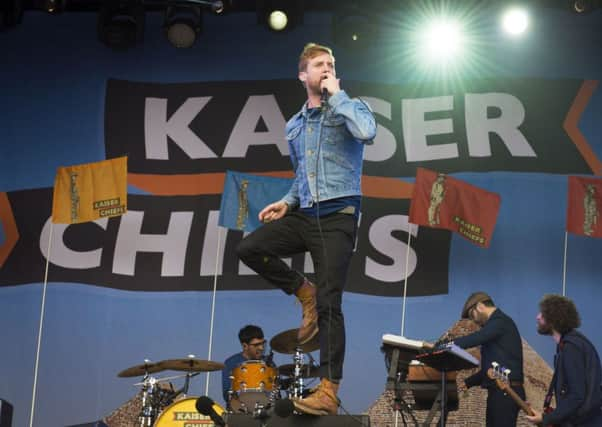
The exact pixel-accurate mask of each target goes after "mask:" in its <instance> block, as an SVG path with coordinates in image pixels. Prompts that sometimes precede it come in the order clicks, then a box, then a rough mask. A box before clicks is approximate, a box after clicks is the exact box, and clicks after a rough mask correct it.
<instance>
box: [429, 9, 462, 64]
mask: <svg viewBox="0 0 602 427" xmlns="http://www.w3.org/2000/svg"><path fill="white" fill-rule="evenodd" d="M462 43H463V37H462V31H461V28H460V26H459V25H458V23H457V22H454V21H449V20H444V19H439V20H437V21H434V22H432V23H431V24H430V25H429V26H428V27H427V29H426V31H425V33H424V36H423V48H424V49H425V51H426V55H427V58H428V59H429V60H430V61H432V62H439V63H445V62H448V61H449V60H450V59H453V58H454V57H455V56H456V55H458V54H459V53H460V51H461V50H462Z"/></svg>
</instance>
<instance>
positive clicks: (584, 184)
mask: <svg viewBox="0 0 602 427" xmlns="http://www.w3.org/2000/svg"><path fill="white" fill-rule="evenodd" d="M600 213H602V179H599V178H582V177H578V176H569V196H568V206H567V210H566V231H568V232H569V233H573V234H581V235H582V236H588V237H602V225H601V224H600V221H601V220H602V218H600Z"/></svg>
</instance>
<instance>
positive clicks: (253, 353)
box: [222, 325, 271, 403]
mask: <svg viewBox="0 0 602 427" xmlns="http://www.w3.org/2000/svg"><path fill="white" fill-rule="evenodd" d="M238 339H239V341H240V345H241V346H242V351H241V352H240V353H236V354H233V355H232V356H230V357H228V358H227V359H226V360H225V361H224V365H226V366H225V368H224V369H223V370H222V394H223V396H224V401H225V402H226V403H229V401H230V396H229V394H228V391H230V390H232V380H231V379H230V376H231V375H232V371H233V370H234V369H235V368H236V367H238V366H239V365H241V364H242V363H243V362H246V361H247V360H264V355H263V353H264V351H265V344H266V341H265V339H264V337H263V331H262V330H261V328H260V327H259V326H255V325H246V326H244V327H243V328H242V329H241V330H240V331H238ZM270 364H271V363H270Z"/></svg>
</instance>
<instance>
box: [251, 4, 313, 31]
mask: <svg viewBox="0 0 602 427" xmlns="http://www.w3.org/2000/svg"><path fill="white" fill-rule="evenodd" d="M256 1H257V2H256V6H255V8H256V11H257V23H258V24H261V25H264V26H265V27H267V28H268V29H269V30H270V31H275V32H281V33H283V32H286V31H289V30H292V29H293V28H295V27H296V26H297V25H298V24H302V23H303V13H304V2H303V0H256ZM251 3H252V2H251Z"/></svg>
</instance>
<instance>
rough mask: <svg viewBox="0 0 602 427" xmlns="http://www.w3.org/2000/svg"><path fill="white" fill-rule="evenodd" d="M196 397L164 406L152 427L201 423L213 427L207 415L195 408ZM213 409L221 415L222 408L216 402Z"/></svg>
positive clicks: (206, 426) (178, 426)
mask: <svg viewBox="0 0 602 427" xmlns="http://www.w3.org/2000/svg"><path fill="white" fill-rule="evenodd" d="M197 399H198V397H187V398H185V399H182V400H178V401H177V402H174V403H172V404H171V405H169V406H168V407H166V408H165V409H164V410H163V412H161V415H159V418H157V421H155V424H153V426H154V427H185V426H192V425H195V426H196V425H201V426H203V427H213V426H215V424H214V423H213V421H211V418H209V417H208V416H207V415H203V414H200V413H199V411H197V410H196V401H197ZM213 410H214V411H215V412H217V414H218V415H219V416H222V415H223V413H224V409H223V408H222V407H221V406H219V405H218V404H217V403H214V404H213Z"/></svg>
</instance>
